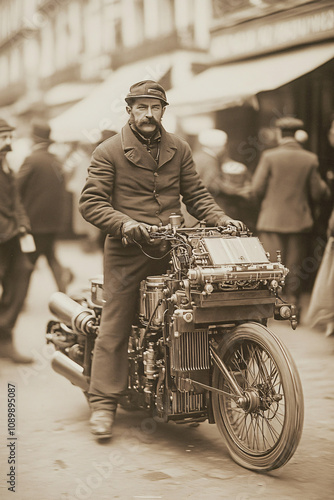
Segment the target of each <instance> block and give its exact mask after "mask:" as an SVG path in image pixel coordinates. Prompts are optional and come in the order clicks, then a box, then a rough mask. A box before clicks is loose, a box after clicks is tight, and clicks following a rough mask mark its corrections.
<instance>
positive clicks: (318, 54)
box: [168, 42, 334, 115]
mask: <svg viewBox="0 0 334 500" xmlns="http://www.w3.org/2000/svg"><path fill="white" fill-rule="evenodd" d="M333 57H334V43H333V42H332V43H326V44H320V45H313V46H310V47H304V48H300V49H298V50H293V51H289V52H281V53H277V54H272V55H270V56H267V57H261V58H258V59H252V60H247V61H242V62H235V63H230V64H225V65H222V66H215V67H212V68H210V69H208V70H206V71H204V72H203V73H200V74H199V75H198V76H196V77H194V78H193V80H191V81H190V82H187V84H186V85H185V86H184V87H178V88H176V87H175V88H174V89H171V90H170V91H169V92H168V100H169V102H170V103H171V109H172V110H173V111H174V112H175V113H176V114H177V115H192V114H199V113H205V112H210V111H216V110H219V109H224V108H226V107H231V106H233V105H236V106H237V105H242V104H244V103H245V102H247V101H248V100H249V99H250V98H251V97H252V96H255V95H256V94H258V93H260V92H262V91H265V90H274V89H277V88H279V87H281V86H282V85H285V84H287V83H289V82H291V81H293V80H295V79H296V78H299V77H300V76H302V75H305V74H306V73H309V72H310V71H313V70H314V69H316V68H317V67H319V66H321V65H322V64H324V63H326V62H328V61H329V60H330V59H332V58H333Z"/></svg>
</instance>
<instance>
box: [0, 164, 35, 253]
mask: <svg viewBox="0 0 334 500" xmlns="http://www.w3.org/2000/svg"><path fill="white" fill-rule="evenodd" d="M20 227H24V228H25V229H26V230H27V231H30V223H29V219H28V217H27V215H26V213H25V211H24V208H23V205H22V203H21V201H20V197H19V193H18V188H17V185H16V180H15V177H14V173H13V172H12V171H11V170H10V169H9V167H8V166H7V164H6V165H5V164H3V161H1V159H0V244H1V243H4V242H5V241H8V240H10V239H11V238H14V237H15V236H16V235H18V234H19V232H20Z"/></svg>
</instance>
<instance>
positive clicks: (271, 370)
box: [213, 323, 303, 470]
mask: <svg viewBox="0 0 334 500" xmlns="http://www.w3.org/2000/svg"><path fill="white" fill-rule="evenodd" d="M217 353H219V356H221V360H222V362H223V363H224V364H225V366H226V368H227V370H228V373H229V374H230V377H231V378H232V379H233V380H234V381H235V383H236V384H237V385H238V386H239V388H240V390H241V392H242V395H243V397H240V398H239V399H238V398H237V399H231V397H229V396H228V395H227V394H224V393H221V394H216V395H214V399H213V409H214V415H215V419H216V422H217V425H218V426H219V430H220V431H221V433H222V434H223V435H224V436H225V438H226V440H227V444H228V447H229V449H230V451H231V454H233V455H232V456H233V458H235V460H236V461H239V460H240V464H241V465H243V466H245V463H246V464H248V465H249V467H250V468H251V469H254V470H271V469H273V468H277V467H280V466H281V465H283V464H284V463H286V461H287V460H289V458H291V456H292V454H293V453H294V451H295V449H296V446H297V444H298V441H299V438H300V434H301V425H302V413H301V417H300V413H297V411H298V409H300V408H301V412H302V410H303V407H302V400H301V398H300V394H301V393H302V391H301V389H299V387H300V382H299V380H298V373H296V370H295V367H294V365H293V363H292V362H291V359H289V353H286V352H284V348H283V347H282V346H281V344H280V343H279V342H277V339H276V337H275V336H274V335H273V334H272V333H271V332H270V331H269V330H267V329H266V328H265V327H264V326H262V325H256V324H254V323H249V324H247V325H246V324H243V325H239V326H238V327H236V329H234V330H232V331H231V332H228V333H227V334H226V336H223V338H222V340H221V343H220V346H219V349H218V350H217ZM213 382H214V384H215V387H217V388H219V389H222V390H223V392H224V391H225V392H226V393H231V389H230V388H229V386H228V382H227V380H226V379H225V378H224V375H223V373H222V372H219V370H218V369H217V368H216V367H214V372H213ZM298 382H299V387H298ZM292 384H296V386H297V388H295V385H294V386H293V385H292ZM298 389H299V390H298ZM286 391H287V392H286ZM297 391H298V392H297ZM290 394H291V398H290ZM288 396H289V397H288ZM287 397H288V399H287ZM248 465H246V466H248Z"/></svg>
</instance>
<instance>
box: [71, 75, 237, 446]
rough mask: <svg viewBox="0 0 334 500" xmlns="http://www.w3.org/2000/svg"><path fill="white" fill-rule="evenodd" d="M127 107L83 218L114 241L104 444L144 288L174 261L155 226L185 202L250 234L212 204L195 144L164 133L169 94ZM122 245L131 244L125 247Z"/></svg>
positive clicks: (137, 91)
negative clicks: (196, 163)
mask: <svg viewBox="0 0 334 500" xmlns="http://www.w3.org/2000/svg"><path fill="white" fill-rule="evenodd" d="M125 100H126V103H127V106H126V110H127V112H128V114H129V121H128V123H127V124H126V125H125V126H124V127H123V129H122V130H121V133H119V134H116V135H114V136H113V137H111V138H110V139H108V140H106V141H104V142H103V143H102V144H101V145H99V146H98V147H97V148H96V150H95V151H94V153H93V156H92V160H91V165H90V167H89V169H88V178H87V181H86V184H85V186H84V188H83V191H82V195H81V199H80V211H81V214H82V215H83V217H84V218H85V219H86V220H87V221H89V222H91V223H92V224H94V225H95V226H97V227H98V228H99V229H101V230H102V231H105V232H106V233H107V234H108V236H107V238H106V243H105V247H104V293H105V304H104V306H103V311H102V319H101V325H100V330H99V335H98V337H97V340H96V344H95V350H94V356H93V363H92V373H91V383H90V388H89V400H90V406H91V409H92V416H91V419H90V425H91V431H92V433H93V434H95V435H96V436H97V437H98V438H108V437H110V436H111V434H112V425H113V421H114V417H115V412H116V407H117V401H118V397H119V395H120V394H123V393H124V391H125V390H126V388H127V376H128V359H127V348H128V338H129V334H130V332H131V325H132V324H133V321H134V318H135V311H136V302H137V299H138V295H139V283H140V281H141V280H143V279H145V278H146V277H147V276H148V275H150V274H161V273H164V272H166V269H167V267H168V261H169V259H170V258H169V255H166V251H165V250H166V248H164V244H158V245H154V243H156V242H157V240H155V241H151V240H150V235H149V228H150V226H152V225H153V226H154V225H158V224H163V225H165V224H167V223H168V222H169V216H170V215H171V214H172V213H175V214H179V215H181V208H180V195H181V196H182V197H183V202H184V204H185V205H186V207H187V209H188V211H189V212H190V213H191V214H192V215H193V216H195V217H196V218H197V219H199V220H204V219H205V220H206V221H207V223H208V224H210V225H213V226H214V225H215V226H217V225H226V224H228V223H231V224H233V225H234V226H236V227H237V228H238V229H243V227H244V226H243V224H242V223H241V222H240V221H234V220H231V219H230V217H228V216H227V215H226V214H225V213H224V211H223V210H222V209H220V208H219V206H218V205H217V204H216V203H215V202H214V200H213V198H212V197H211V195H210V194H209V193H208V191H207V190H206V188H205V187H204V185H203V184H202V182H201V180H200V177H199V175H198V174H197V173H196V170H195V166H194V163H193V159H192V154H191V150H190V147H189V145H188V144H187V143H186V142H185V141H184V140H183V139H181V138H179V137H177V136H176V135H174V134H170V133H168V132H166V130H165V129H164V127H163V126H162V124H161V120H162V117H163V115H164V112H165V110H166V106H167V105H168V102H167V98H166V93H165V90H164V88H163V87H162V86H161V85H159V84H158V83H157V82H154V81H152V80H144V81H141V82H138V83H135V84H134V85H132V86H131V88H130V92H129V93H128V94H127V96H126V98H125ZM122 239H125V240H127V241H128V242H129V243H132V244H129V245H127V246H125V247H124V246H123V245H122ZM134 243H137V244H134ZM139 245H140V246H141V247H142V248H143V250H144V251H145V253H143V252H142V251H141V248H140V247H139ZM147 254H151V255H153V256H155V257H156V260H152V259H150V258H149V255H147Z"/></svg>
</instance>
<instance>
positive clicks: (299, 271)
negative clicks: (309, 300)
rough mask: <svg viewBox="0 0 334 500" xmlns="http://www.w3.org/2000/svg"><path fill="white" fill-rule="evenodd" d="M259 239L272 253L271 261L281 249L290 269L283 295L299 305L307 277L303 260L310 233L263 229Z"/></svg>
mask: <svg viewBox="0 0 334 500" xmlns="http://www.w3.org/2000/svg"><path fill="white" fill-rule="evenodd" d="M259 239H260V241H261V242H262V244H263V246H264V249H265V250H266V252H269V253H270V260H271V261H273V262H275V261H276V250H280V251H281V255H282V263H283V264H284V266H285V267H287V268H288V269H289V273H288V275H287V277H286V284H285V287H284V290H283V296H284V297H285V298H286V300H287V301H289V302H292V303H294V304H296V305H298V303H299V298H300V295H301V292H302V290H303V288H304V287H305V279H306V278H307V276H306V277H305V272H303V261H304V259H305V258H306V257H307V254H308V241H309V234H308V233H288V234H284V233H274V232H265V231H263V232H260V233H259Z"/></svg>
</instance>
